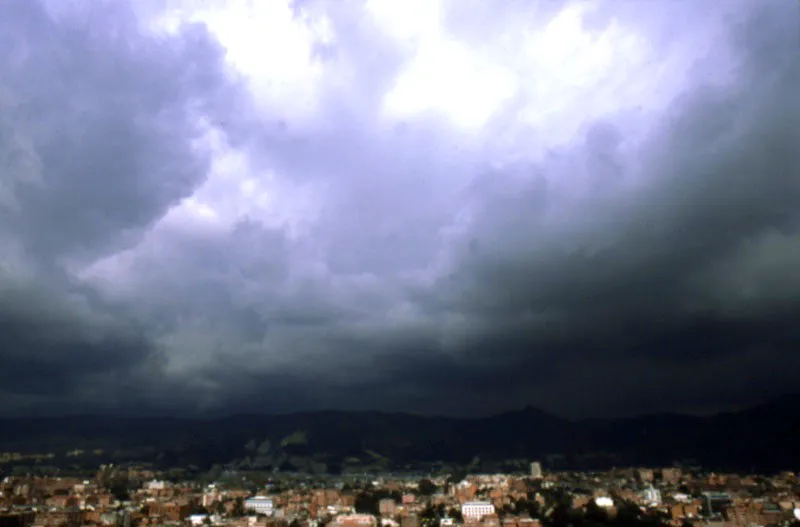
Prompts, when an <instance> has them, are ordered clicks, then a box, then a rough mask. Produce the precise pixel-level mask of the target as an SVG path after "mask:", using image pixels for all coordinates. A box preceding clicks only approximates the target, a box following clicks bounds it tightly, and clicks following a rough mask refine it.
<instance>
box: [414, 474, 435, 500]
mask: <svg viewBox="0 0 800 527" xmlns="http://www.w3.org/2000/svg"><path fill="white" fill-rule="evenodd" d="M417 489H418V490H419V493H420V495H422V496H431V495H433V494H434V493H435V492H436V485H435V484H434V483H433V481H431V480H429V479H427V478H423V479H421V480H419V486H418V487H417Z"/></svg>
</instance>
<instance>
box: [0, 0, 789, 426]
mask: <svg viewBox="0 0 800 527" xmlns="http://www.w3.org/2000/svg"><path fill="white" fill-rule="evenodd" d="M402 4H403V6H404V7H403V8H402V9H401V6H400V3H397V2H391V1H383V2H381V1H379V0H371V1H369V2H336V1H324V0H302V1H301V0H297V1H295V2H291V3H288V4H286V3H285V2H279V1H275V2H265V3H263V5H262V4H254V5H256V7H253V6H249V7H248V4H247V3H246V2H235V1H233V0H231V1H230V2H223V1H219V2H205V3H194V2H190V1H188V0H187V1H185V2H148V3H143V4H137V3H132V4H130V5H127V4H126V3H125V2H100V3H95V2H88V1H87V2H81V1H78V2H70V3H68V4H63V3H56V2H44V1H42V2H36V1H33V0H28V1H15V0H5V1H2V0H0V263H1V264H2V265H0V395H1V396H2V399H3V401H4V404H3V412H5V413H9V414H41V413H74V412H81V413H88V412H118V413H130V414H154V413H160V414H163V413H167V414H168V413H177V412H180V413H182V414H209V413H234V412H243V411H267V412H287V411H295V410H313V409H320V408H342V409H368V408H370V409H375V408H378V409H385V410H404V411H413V412H421V413H445V414H452V415H479V414H486V413H492V412H497V411H501V410H506V409H509V408H516V407H521V406H523V405H526V404H533V405H536V406H539V407H541V408H544V409H546V410H550V411H553V412H556V413H559V414H562V415H567V416H589V415H591V416H600V415H628V414H636V413H643V412H655V411H666V410H670V411H688V412H704V411H715V410H719V409H722V408H727V407H733V406H739V405H746V404H751V403H755V402H758V401H760V400H762V399H765V398H768V397H773V396H776V395H780V394H783V393H786V392H787V391H792V390H794V387H795V384H796V383H795V380H794V379H795V377H796V375H797V374H798V373H800V357H798V354H797V347H798V344H799V343H800V328H799V327H798V326H797V323H796V321H797V320H800V278H798V277H800V274H798V272H797V269H800V149H798V148H797V145H800V130H798V127H797V123H800V98H799V97H798V93H800V23H799V22H798V21H799V20H800V13H798V9H799V8H798V5H797V3H796V2H785V1H781V0H769V1H762V2H757V1H744V0H742V1H732V2H724V3H714V2H706V3H699V2H691V1H673V2H665V3H663V6H662V7H663V9H664V12H661V13H656V12H654V11H653V10H652V8H651V7H652V6H650V8H648V7H647V6H644V5H641V3H637V2H628V1H623V0H619V1H612V0H609V1H605V2H593V3H591V4H588V3H583V2H579V1H577V0H576V1H574V2H571V3H570V2H565V3H557V2H518V1H514V0H506V1H503V2H498V3H497V8H496V9H494V8H493V9H491V10H490V9H488V8H487V5H488V3H484V2H477V1H474V2H466V3H462V2H454V1H452V0H442V1H440V2H428V1H425V2H408V3H405V2H404V3H402ZM411 4H414V6H411ZM417 4H418V5H417ZM492 5H493V6H494V3H493V4H492ZM258 6H260V7H258ZM465 6H466V7H465ZM259 9H260V10H259Z"/></svg>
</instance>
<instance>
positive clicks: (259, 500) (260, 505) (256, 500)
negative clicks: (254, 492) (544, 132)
mask: <svg viewBox="0 0 800 527" xmlns="http://www.w3.org/2000/svg"><path fill="white" fill-rule="evenodd" d="M244 510H245V511H253V512H255V513H256V514H265V515H267V516H272V513H273V512H275V505H274V504H273V503H272V500H271V499H270V498H267V497H264V496H254V497H252V498H248V499H246V500H244Z"/></svg>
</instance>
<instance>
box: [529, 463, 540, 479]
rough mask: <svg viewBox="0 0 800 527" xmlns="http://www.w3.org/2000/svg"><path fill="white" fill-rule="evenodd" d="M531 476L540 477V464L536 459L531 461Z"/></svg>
mask: <svg viewBox="0 0 800 527" xmlns="http://www.w3.org/2000/svg"><path fill="white" fill-rule="evenodd" d="M531 477H532V478H541V477H542V464H541V463H539V462H538V461H534V462H533V463H531Z"/></svg>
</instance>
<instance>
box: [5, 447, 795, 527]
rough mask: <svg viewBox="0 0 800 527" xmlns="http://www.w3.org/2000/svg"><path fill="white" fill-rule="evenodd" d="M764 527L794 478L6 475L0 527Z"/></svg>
mask: <svg viewBox="0 0 800 527" xmlns="http://www.w3.org/2000/svg"><path fill="white" fill-rule="evenodd" d="M156 525H158V526H161V525H163V526H230V527H321V526H324V525H330V526H336V527H377V526H384V527H448V526H464V527H467V526H472V527H542V526H546V527H581V526H585V527H589V526H591V527H599V526H603V525H613V526H620V527H622V526H624V527H635V526H642V527H662V526H663V527H666V526H671V527H689V526H694V527H701V526H706V527H711V526H714V527H767V526H791V525H794V526H796V525H800V480H799V479H798V477H797V475H796V474H795V473H792V472H782V473H778V474H772V475H757V474H733V473H714V472H704V471H700V470H697V469H681V468H677V467H662V468H641V467H638V468H618V469H612V470H608V471H592V472H552V473H551V472H549V471H547V470H546V467H543V465H542V464H541V462H538V461H533V462H531V463H530V467H529V471H528V473H527V474H526V473H515V474H466V473H461V474H438V475H433V474H429V475H411V474H404V475H399V474H395V475H393V474H382V475H380V476H373V477H370V476H369V475H367V474H363V475H359V476H356V475H350V476H340V477H336V476H328V477H313V476H304V475H299V474H284V475H281V474H264V473H262V474H257V473H238V472H233V471H230V472H226V473H223V474H220V475H219V479H217V480H215V481H211V482H209V480H208V478H205V477H204V478H196V479H188V480H187V479H181V477H180V475H179V472H177V473H176V472H175V471H172V472H169V471H166V472H161V471H156V470H152V469H149V468H147V467H143V466H136V465H128V466H124V465H119V466H113V465H103V466H100V467H99V468H98V469H97V470H96V471H95V472H94V473H90V472H87V473H85V474H80V475H72V476H30V475H9V476H5V477H4V478H3V479H2V483H0V526H2V527H82V526H113V527H146V526H156Z"/></svg>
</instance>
